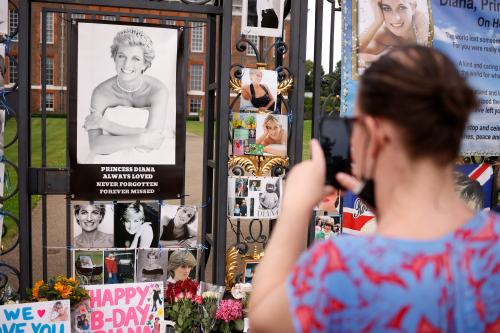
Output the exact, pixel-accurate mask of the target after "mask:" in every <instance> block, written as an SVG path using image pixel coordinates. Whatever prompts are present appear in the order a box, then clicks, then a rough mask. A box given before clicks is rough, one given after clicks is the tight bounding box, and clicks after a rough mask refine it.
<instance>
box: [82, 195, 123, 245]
mask: <svg viewBox="0 0 500 333" xmlns="http://www.w3.org/2000/svg"><path fill="white" fill-rule="evenodd" d="M73 221H74V223H73V235H74V240H75V243H74V245H75V247H76V248H89V247H96V248H97V247H112V246H113V245H114V243H113V242H114V235H113V233H114V222H113V221H114V218H113V210H112V209H111V205H104V204H93V205H74V206H73Z"/></svg>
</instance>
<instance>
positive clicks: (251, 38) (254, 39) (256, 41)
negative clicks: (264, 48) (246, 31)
mask: <svg viewBox="0 0 500 333" xmlns="http://www.w3.org/2000/svg"><path fill="white" fill-rule="evenodd" d="M245 38H246V39H248V40H249V41H251V42H252V43H254V45H255V46H256V47H257V50H259V36H253V35H247V36H245ZM247 55H251V56H254V55H255V50H254V49H253V47H251V46H250V45H247Z"/></svg>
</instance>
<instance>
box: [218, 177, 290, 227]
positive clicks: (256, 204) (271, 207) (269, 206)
mask: <svg viewBox="0 0 500 333" xmlns="http://www.w3.org/2000/svg"><path fill="white" fill-rule="evenodd" d="M227 186H228V198H227V215H228V217H232V218H240V219H275V218H277V217H278V216H279V215H280V211H281V201H282V196H283V195H282V194H283V189H282V179H281V178H280V177H229V179H228V182H227Z"/></svg>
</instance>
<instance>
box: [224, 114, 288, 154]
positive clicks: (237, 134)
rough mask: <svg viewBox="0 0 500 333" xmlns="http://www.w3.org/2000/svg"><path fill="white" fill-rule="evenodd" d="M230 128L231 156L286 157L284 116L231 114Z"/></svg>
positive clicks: (286, 140)
mask: <svg viewBox="0 0 500 333" xmlns="http://www.w3.org/2000/svg"><path fill="white" fill-rule="evenodd" d="M230 127H231V129H232V134H233V155H257V156H262V155H265V156H286V155H287V145H288V116H286V115H277V114H257V113H233V114H232V116H231V124H230ZM242 151H243V153H241V152H242Z"/></svg>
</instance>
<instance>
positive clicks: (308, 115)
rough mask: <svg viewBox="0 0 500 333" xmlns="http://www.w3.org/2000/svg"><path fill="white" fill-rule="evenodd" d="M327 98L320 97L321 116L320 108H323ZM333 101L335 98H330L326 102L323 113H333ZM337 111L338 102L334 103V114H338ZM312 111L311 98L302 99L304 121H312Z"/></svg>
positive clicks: (338, 107)
mask: <svg viewBox="0 0 500 333" xmlns="http://www.w3.org/2000/svg"><path fill="white" fill-rule="evenodd" d="M326 98H327V97H324V96H322V97H320V103H319V105H320V111H319V112H320V114H321V108H322V107H323V104H325V101H326ZM334 101H335V97H333V96H332V97H331V98H330V99H329V100H328V104H327V105H326V106H325V112H332V111H333V102H334ZM339 109H340V101H337V102H336V103H335V111H336V114H339ZM312 111H313V99H312V97H304V120H305V119H307V120H312Z"/></svg>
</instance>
